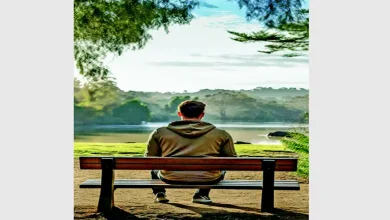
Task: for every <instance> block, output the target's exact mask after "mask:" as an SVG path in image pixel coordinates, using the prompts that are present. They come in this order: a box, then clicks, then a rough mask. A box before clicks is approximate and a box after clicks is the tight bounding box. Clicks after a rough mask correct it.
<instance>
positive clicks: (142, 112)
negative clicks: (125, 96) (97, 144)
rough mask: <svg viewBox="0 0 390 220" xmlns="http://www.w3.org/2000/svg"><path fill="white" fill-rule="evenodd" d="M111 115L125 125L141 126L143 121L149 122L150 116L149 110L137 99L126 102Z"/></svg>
mask: <svg viewBox="0 0 390 220" xmlns="http://www.w3.org/2000/svg"><path fill="white" fill-rule="evenodd" d="M112 115H113V116H114V117H115V118H118V119H121V120H122V121H123V122H124V123H126V124H141V122H143V121H149V119H150V116H151V114H150V110H149V108H148V107H147V106H146V105H145V104H143V103H141V102H140V101H139V100H137V99H133V100H129V101H126V102H124V103H123V104H122V105H120V106H118V107H116V108H115V109H114V110H113V111H112Z"/></svg>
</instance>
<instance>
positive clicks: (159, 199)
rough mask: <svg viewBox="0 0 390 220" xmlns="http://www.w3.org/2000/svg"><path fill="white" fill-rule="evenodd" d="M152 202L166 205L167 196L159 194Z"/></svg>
mask: <svg viewBox="0 0 390 220" xmlns="http://www.w3.org/2000/svg"><path fill="white" fill-rule="evenodd" d="M154 201H155V202H159V203H167V202H169V199H167V196H166V195H165V193H163V192H159V193H157V194H156V196H155V197H154Z"/></svg>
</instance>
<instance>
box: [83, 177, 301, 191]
mask: <svg viewBox="0 0 390 220" xmlns="http://www.w3.org/2000/svg"><path fill="white" fill-rule="evenodd" d="M100 187H101V180H100V179H89V180H87V181H85V182H83V183H81V184H80V188H100ZM152 187H163V188H181V189H192V188H195V189H197V188H210V189H247V190H252V189H253V190H259V189H263V181H261V180H222V181H221V182H219V183H217V184H213V185H194V184H188V185H187V184H186V185H180V184H167V183H164V182H163V181H161V180H146V179H138V180H134V179H118V180H115V181H114V188H117V189H120V188H152ZM299 189H300V186H299V183H298V181H296V180H275V182H274V190H299Z"/></svg>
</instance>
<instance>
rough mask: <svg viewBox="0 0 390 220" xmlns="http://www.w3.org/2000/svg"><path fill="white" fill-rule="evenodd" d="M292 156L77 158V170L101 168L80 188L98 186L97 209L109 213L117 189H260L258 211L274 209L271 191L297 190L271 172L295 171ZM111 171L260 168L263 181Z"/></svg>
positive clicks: (248, 169)
mask: <svg viewBox="0 0 390 220" xmlns="http://www.w3.org/2000/svg"><path fill="white" fill-rule="evenodd" d="M297 162H298V160H297V159H296V158H263V157H246V158H243V157H238V158H234V157H208V158H205V157H200V158H196V157H80V169H93V170H102V177H101V179H89V180H87V181H85V182H83V183H81V185H80V188H100V197H99V203H98V212H103V213H109V212H110V211H111V210H112V208H113V206H114V191H115V189H118V188H153V187H164V188H210V189H244V190H262V191H263V192H262V196H261V211H262V212H272V211H273V209H274V190H299V189H300V187H299V183H298V181H295V180H274V176H275V171H296V170H297ZM114 170H175V171H204V170H227V171H263V180H222V181H221V182H219V183H218V184H213V185H182V184H166V183H164V182H162V181H160V180H147V179H143V180H140V179H121V180H115V174H114Z"/></svg>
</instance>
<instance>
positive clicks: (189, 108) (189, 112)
mask: <svg viewBox="0 0 390 220" xmlns="http://www.w3.org/2000/svg"><path fill="white" fill-rule="evenodd" d="M205 107H206V104H204V103H203V102H199V101H194V100H187V101H184V102H182V103H180V105H179V106H178V107H177V109H178V110H179V112H181V113H182V114H183V116H184V117H186V118H197V117H199V116H200V115H201V114H202V113H203V112H204V109H205Z"/></svg>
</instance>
